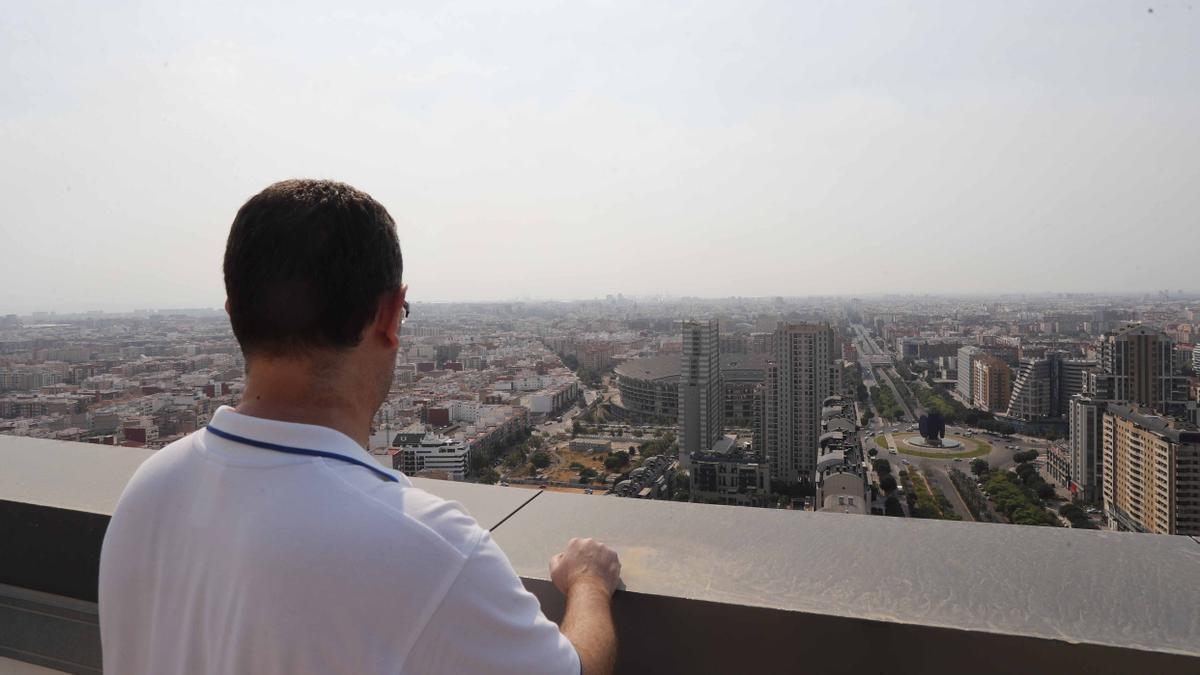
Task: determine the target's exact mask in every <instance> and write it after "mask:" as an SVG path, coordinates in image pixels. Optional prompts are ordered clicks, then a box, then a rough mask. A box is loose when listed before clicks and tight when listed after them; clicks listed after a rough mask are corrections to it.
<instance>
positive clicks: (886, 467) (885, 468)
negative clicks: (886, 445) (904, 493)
mask: <svg viewBox="0 0 1200 675" xmlns="http://www.w3.org/2000/svg"><path fill="white" fill-rule="evenodd" d="M871 468H872V469H874V470H875V473H877V474H879V475H881V476H882V475H883V474H885V473H891V472H892V463H891V462H889V461H887V460H886V459H877V460H875V461H873V462H871Z"/></svg>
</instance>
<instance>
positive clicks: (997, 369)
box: [971, 354, 1012, 412]
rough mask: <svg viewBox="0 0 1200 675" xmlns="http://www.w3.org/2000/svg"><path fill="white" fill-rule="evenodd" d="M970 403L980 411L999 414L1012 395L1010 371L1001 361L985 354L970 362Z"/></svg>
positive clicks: (1006, 406)
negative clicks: (971, 381) (971, 397)
mask: <svg viewBox="0 0 1200 675" xmlns="http://www.w3.org/2000/svg"><path fill="white" fill-rule="evenodd" d="M971 379H972V380H973V381H974V383H973V384H972V386H971V389H972V394H973V396H974V398H973V399H972V403H973V404H974V405H975V407H976V408H979V409H980V410H987V411H989V412H1000V411H1001V410H1006V409H1007V408H1008V400H1009V398H1011V395H1012V371H1011V370H1009V368H1008V364H1007V363H1005V362H1004V361H1003V360H1001V359H999V358H997V357H995V356H992V355H990V354H985V355H982V356H976V357H975V359H974V360H973V361H972V362H971Z"/></svg>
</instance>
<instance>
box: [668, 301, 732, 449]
mask: <svg viewBox="0 0 1200 675" xmlns="http://www.w3.org/2000/svg"><path fill="white" fill-rule="evenodd" d="M680 358H681V361H680V368H679V454H680V461H682V462H684V463H685V464H686V458H687V457H688V456H689V455H691V453H693V452H703V451H707V450H710V449H711V448H712V446H713V443H716V442H717V441H718V440H719V439H720V438H721V432H722V430H723V429H722V421H721V413H722V408H723V404H724V399H723V397H722V388H721V344H720V329H719V328H718V323H717V320H716V319H710V320H708V321H684V322H683V346H682V353H681V357H680Z"/></svg>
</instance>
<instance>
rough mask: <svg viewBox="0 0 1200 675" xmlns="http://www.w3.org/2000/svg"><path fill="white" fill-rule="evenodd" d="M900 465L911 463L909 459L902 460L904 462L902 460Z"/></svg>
mask: <svg viewBox="0 0 1200 675" xmlns="http://www.w3.org/2000/svg"><path fill="white" fill-rule="evenodd" d="M900 463H901V464H908V463H909V461H908V460H907V459H902V460H900Z"/></svg>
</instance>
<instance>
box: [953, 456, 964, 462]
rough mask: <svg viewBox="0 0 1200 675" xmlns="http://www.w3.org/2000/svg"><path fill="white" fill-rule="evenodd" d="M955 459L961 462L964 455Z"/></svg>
mask: <svg viewBox="0 0 1200 675" xmlns="http://www.w3.org/2000/svg"><path fill="white" fill-rule="evenodd" d="M954 461H956V462H961V461H962V457H955V458H954Z"/></svg>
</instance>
